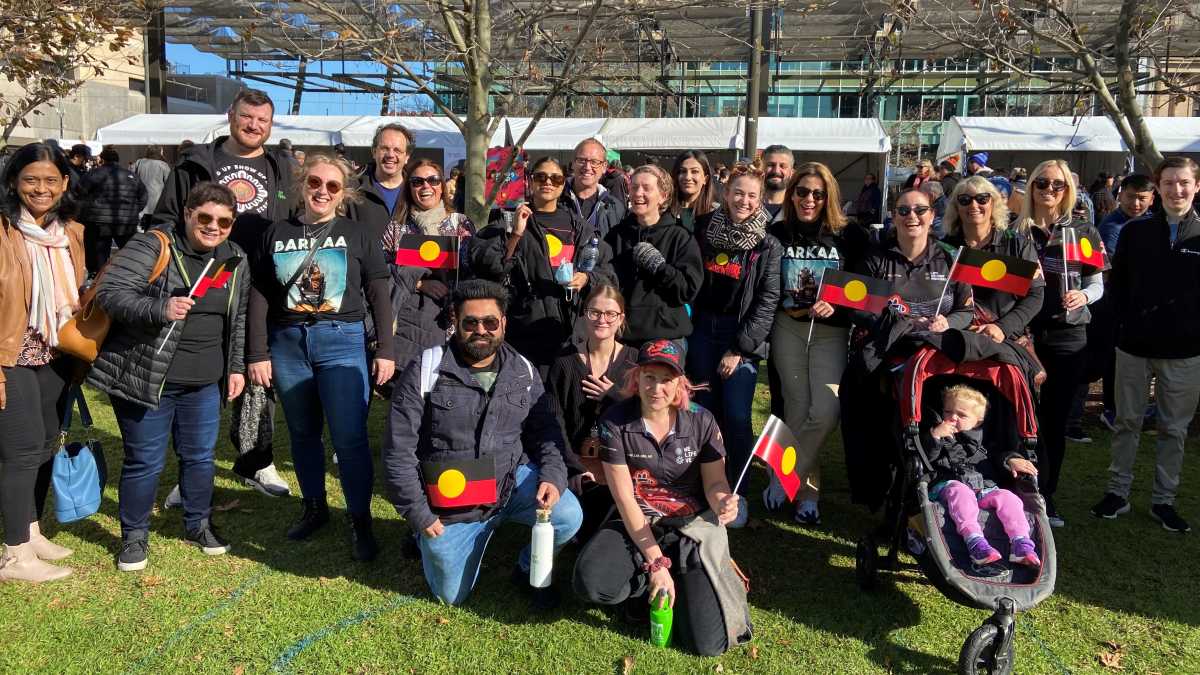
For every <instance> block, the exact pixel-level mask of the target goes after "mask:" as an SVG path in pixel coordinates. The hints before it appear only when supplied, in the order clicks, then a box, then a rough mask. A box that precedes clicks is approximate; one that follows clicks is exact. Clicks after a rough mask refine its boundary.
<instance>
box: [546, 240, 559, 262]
mask: <svg viewBox="0 0 1200 675" xmlns="http://www.w3.org/2000/svg"><path fill="white" fill-rule="evenodd" d="M546 248H547V249H549V250H550V257H551V258H557V257H558V254H560V253H562V240H561V239H559V238H558V237H556V236H554V235H552V234H548V235H546Z"/></svg>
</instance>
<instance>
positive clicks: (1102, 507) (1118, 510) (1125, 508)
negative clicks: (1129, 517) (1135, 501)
mask: <svg viewBox="0 0 1200 675" xmlns="http://www.w3.org/2000/svg"><path fill="white" fill-rule="evenodd" d="M1125 513H1129V502H1128V501H1127V500H1126V499H1125V498H1124V497H1121V496H1120V495H1117V494H1114V493H1112V492H1105V493H1104V498H1103V499H1101V500H1100V502H1099V503H1098V504H1096V505H1095V506H1093V507H1092V515H1093V516H1096V517H1097V518H1107V519H1108V520H1115V519H1116V517H1117V516H1119V515H1122V514H1125Z"/></svg>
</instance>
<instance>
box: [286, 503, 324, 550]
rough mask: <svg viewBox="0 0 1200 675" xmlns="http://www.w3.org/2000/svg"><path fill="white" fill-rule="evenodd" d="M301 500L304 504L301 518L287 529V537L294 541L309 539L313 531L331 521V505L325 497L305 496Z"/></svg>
mask: <svg viewBox="0 0 1200 675" xmlns="http://www.w3.org/2000/svg"><path fill="white" fill-rule="evenodd" d="M301 502H302V503H303V504H304V511H303V512H302V513H301V514H300V520H298V521H296V524H295V525H292V527H291V528H290V529H289V530H288V531H287V538H288V539H291V540H292V541H301V540H304V539H308V538H309V537H310V536H312V533H313V532H316V531H317V530H319V529H321V528H322V527H324V526H325V523H328V522H329V505H328V504H326V503H325V499H324V498H320V499H308V498H305V499H303V500H301Z"/></svg>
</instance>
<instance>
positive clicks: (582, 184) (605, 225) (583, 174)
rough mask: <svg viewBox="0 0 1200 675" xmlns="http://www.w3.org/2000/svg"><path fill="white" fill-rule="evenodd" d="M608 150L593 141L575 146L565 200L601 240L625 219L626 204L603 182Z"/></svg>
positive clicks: (589, 140)
mask: <svg viewBox="0 0 1200 675" xmlns="http://www.w3.org/2000/svg"><path fill="white" fill-rule="evenodd" d="M607 157H608V150H607V149H606V148H605V147H604V144H603V143H601V142H600V141H598V140H596V139H594V138H588V139H586V140H584V141H582V142H580V143H579V145H577V146H575V158H574V159H573V160H572V161H571V177H570V178H569V179H567V189H566V190H565V191H563V199H564V200H569V204H570V207H571V209H572V210H574V211H575V213H576V214H577V215H578V216H579V218H580V219H581V220H583V221H584V222H586V223H587V224H588V225H591V226H592V227H593V228H595V229H596V231H597V232H599V233H600V240H601V241H603V240H604V237H605V236H607V235H608V231H609V230H611V229H612V228H614V227H616V225H617V223H620V222H621V220H622V219H623V218H625V209H626V203H625V200H624V199H618V198H617V196H616V195H614V194H613V193H611V192H609V191H608V190H607V189H606V188H605V187H604V186H603V185H601V184H600V180H601V179H602V178H604V172H605V168H606V167H607V166H608V159H607Z"/></svg>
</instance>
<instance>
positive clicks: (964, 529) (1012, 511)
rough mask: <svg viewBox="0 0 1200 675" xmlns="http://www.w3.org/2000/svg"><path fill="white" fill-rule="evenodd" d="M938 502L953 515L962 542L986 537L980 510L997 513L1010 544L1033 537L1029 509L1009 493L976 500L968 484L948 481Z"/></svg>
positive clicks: (986, 495) (993, 492) (991, 494)
mask: <svg viewBox="0 0 1200 675" xmlns="http://www.w3.org/2000/svg"><path fill="white" fill-rule="evenodd" d="M938 498H939V499H940V500H941V502H942V503H943V504H945V505H946V510H947V511H949V512H950V520H953V521H954V527H955V528H956V529H957V530H958V533H959V534H960V535H962V538H963V539H964V540H966V541H970V540H971V539H972V538H973V537H981V536H983V528H982V527H980V526H979V509H991V510H993V511H995V512H996V517H997V518H999V519H1000V524H1001V525H1003V526H1004V533H1005V534H1007V535H1008V538H1009V540H1013V539H1016V538H1017V537H1028V536H1029V521H1027V520H1025V506H1024V504H1022V503H1021V498H1020V497H1018V496H1017V495H1015V494H1013V493H1012V492H1011V491H1009V490H1004V489H1000V488H998V489H995V490H992V491H991V492H989V493H987V494H985V495H983V496H982V497H979V496H976V494H975V491H974V490H972V489H971V488H969V487H967V485H966V484H964V483H960V482H958V481H956V480H952V481H948V482H947V483H946V485H945V487H943V488H942V492H941V494H940V495H938Z"/></svg>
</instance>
